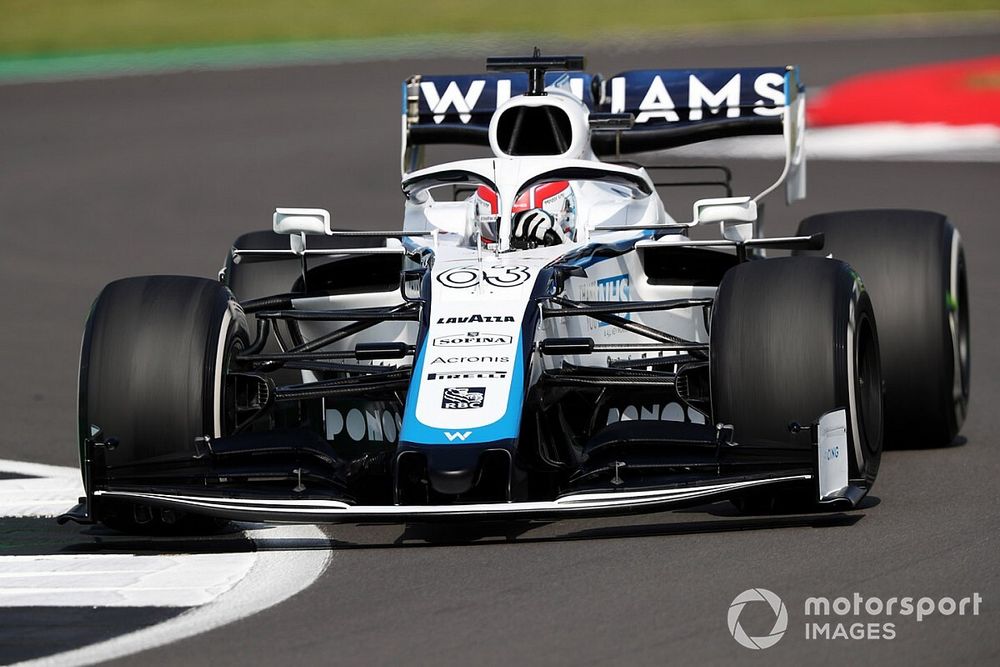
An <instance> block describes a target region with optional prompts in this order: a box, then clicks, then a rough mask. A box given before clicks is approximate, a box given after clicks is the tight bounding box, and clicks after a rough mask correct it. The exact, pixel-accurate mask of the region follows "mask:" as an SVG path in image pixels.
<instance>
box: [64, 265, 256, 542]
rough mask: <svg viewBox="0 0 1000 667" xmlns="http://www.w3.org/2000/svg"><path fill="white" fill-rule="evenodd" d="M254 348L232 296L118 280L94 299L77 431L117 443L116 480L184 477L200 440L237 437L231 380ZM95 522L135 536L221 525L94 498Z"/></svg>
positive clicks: (152, 280)
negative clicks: (235, 363) (229, 399)
mask: <svg viewBox="0 0 1000 667" xmlns="http://www.w3.org/2000/svg"><path fill="white" fill-rule="evenodd" d="M247 343H248V336H247V329H246V319H245V317H244V316H243V312H242V310H240V308H239V305H238V304H237V303H236V301H235V300H234V299H233V296H232V294H231V293H230V291H229V290H228V289H226V288H225V287H223V286H222V285H220V284H219V283H217V282H215V281H211V280H205V279H202V278H189V277H181V276H145V277H139V278H126V279H124V280H118V281H115V282H113V283H111V284H109V285H108V286H107V287H105V288H104V290H103V291H102V292H101V294H100V296H98V298H97V301H96V302H95V303H94V307H93V309H92V310H91V313H90V317H89V319H88V321H87V327H86V331H85V334H84V342H83V348H82V353H81V359H80V394H79V428H80V431H79V432H80V442H81V450H82V447H83V444H82V443H83V439H84V438H87V437H89V435H90V432H91V428H92V426H97V427H99V428H100V430H101V431H102V432H103V433H104V436H105V438H113V439H114V440H115V441H117V444H116V446H115V447H114V449H113V450H111V451H108V452H107V453H106V455H105V458H106V463H107V475H108V478H109V479H111V480H129V479H134V478H136V477H137V476H138V477H141V476H142V474H143V472H146V473H147V474H148V472H149V471H150V470H158V471H164V474H168V472H167V471H176V470H183V466H184V465H185V464H186V463H189V462H190V461H191V459H192V456H193V455H194V453H195V450H194V446H195V444H194V443H195V438H197V437H199V436H206V435H207V436H210V437H219V436H222V435H225V434H227V433H228V432H229V430H230V429H231V427H232V426H231V424H228V423H227V421H228V419H227V413H228V412H229V411H228V410H226V407H225V406H226V396H225V391H226V382H225V381H224V379H225V374H226V371H227V368H228V365H229V363H230V360H231V358H232V357H233V355H234V354H235V353H237V352H238V351H239V350H240V349H242V348H244V347H245V346H246V345H247ZM95 501H96V506H95V507H93V508H92V511H93V513H94V515H95V516H96V517H97V518H98V519H100V520H101V521H102V522H103V523H105V524H106V525H108V526H109V527H112V528H115V529H118V530H124V531H129V532H162V531H167V532H171V531H173V532H198V531H202V530H205V529H207V528H213V527H216V526H217V525H218V522H216V521H215V520H212V519H208V518H205V517H197V516H193V515H186V514H181V513H179V512H170V511H159V510H155V509H152V508H148V507H144V506H138V505H133V504H128V503H120V502H115V503H111V502H108V501H101V500H100V499H95Z"/></svg>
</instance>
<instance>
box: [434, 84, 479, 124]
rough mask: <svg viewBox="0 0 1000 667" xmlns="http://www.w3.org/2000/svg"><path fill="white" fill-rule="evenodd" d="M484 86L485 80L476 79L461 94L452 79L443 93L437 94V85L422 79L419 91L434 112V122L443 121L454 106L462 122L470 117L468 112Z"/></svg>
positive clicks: (465, 121) (474, 104) (467, 120)
mask: <svg viewBox="0 0 1000 667" xmlns="http://www.w3.org/2000/svg"><path fill="white" fill-rule="evenodd" d="M485 87H486V81H484V80H482V79H477V80H476V81H473V82H472V85H471V86H469V92H468V93H466V94H465V95H463V94H462V90H461V89H460V88H459V87H458V84H457V83H456V82H454V81H452V82H451V83H449V84H448V87H447V88H445V89H444V95H438V90H437V86H435V85H434V82H433V81H424V82H422V83H421V84H420V92H422V93H423V94H424V98H426V99H427V106H429V107H430V108H431V111H433V112H434V122H435V123H440V122H441V121H443V120H444V116H445V114H446V113H448V109H450V108H451V107H455V111H457V112H458V117H459V119H460V120H461V121H462V122H463V123H468V122H469V120H470V119H471V118H472V114H471V113H470V112H471V111H472V109H473V108H474V107H475V106H476V102H478V101H479V96H480V95H482V94H483V88H485Z"/></svg>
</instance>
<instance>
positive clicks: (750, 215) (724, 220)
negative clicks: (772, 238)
mask: <svg viewBox="0 0 1000 667" xmlns="http://www.w3.org/2000/svg"><path fill="white" fill-rule="evenodd" d="M694 222H695V224H697V225H704V224H708V223H712V222H718V223H720V224H721V227H722V236H723V238H725V239H728V240H730V241H746V240H748V239H752V238H753V234H754V226H755V223H756V222H757V202H755V201H754V200H752V199H751V198H750V197H718V198H715V199H699V200H698V201H696V202H695V203H694Z"/></svg>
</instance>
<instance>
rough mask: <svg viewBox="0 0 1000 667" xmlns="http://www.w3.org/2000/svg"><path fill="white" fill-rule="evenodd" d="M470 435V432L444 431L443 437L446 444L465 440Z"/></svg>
mask: <svg viewBox="0 0 1000 667" xmlns="http://www.w3.org/2000/svg"><path fill="white" fill-rule="evenodd" d="M470 435H472V431H445V432H444V437H446V438H448V442H455V441H456V440H463V441H464V440H465V439H466V438H468V437H469V436H470Z"/></svg>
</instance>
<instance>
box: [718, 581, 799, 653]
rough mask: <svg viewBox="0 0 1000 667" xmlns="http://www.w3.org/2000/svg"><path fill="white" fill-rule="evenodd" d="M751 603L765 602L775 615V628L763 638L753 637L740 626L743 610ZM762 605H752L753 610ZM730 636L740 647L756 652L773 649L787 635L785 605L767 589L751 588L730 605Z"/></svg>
mask: <svg viewBox="0 0 1000 667" xmlns="http://www.w3.org/2000/svg"><path fill="white" fill-rule="evenodd" d="M751 602H765V603H767V605H768V606H769V607H770V609H771V613H773V614H774V626H773V627H772V628H771V631H770V632H769V633H768V634H766V635H764V636H762V637H751V636H749V635H748V634H747V633H746V631H745V630H744V629H743V626H741V625H740V615H741V614H742V613H743V608H744V607H746V606H747V604H748V603H751ZM759 607H761V605H751V609H754V608H759ZM727 620H728V621H729V634H731V635H732V636H733V639H735V640H736V641H737V642H738V643H739V644H740V646H746V647H747V648H751V649H754V650H757V649H763V648H771V647H772V646H774V645H775V644H777V643H778V640H780V639H781V637H782V636H783V635H784V634H785V630H786V629H787V628H788V611H787V610H786V609H785V603H784V602H782V601H781V598H779V597H778V596H777V595H775V594H774V593H772V592H771V591H769V590H767V589H766V588H751V589H749V590H745V591H743V592H742V593H740V594H739V595H737V596H736V597H735V598H734V599H733V602H732V604H730V605H729V616H728V619H727Z"/></svg>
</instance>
